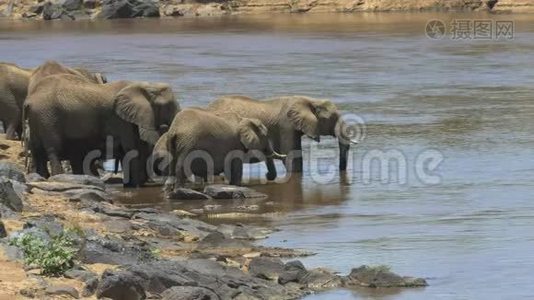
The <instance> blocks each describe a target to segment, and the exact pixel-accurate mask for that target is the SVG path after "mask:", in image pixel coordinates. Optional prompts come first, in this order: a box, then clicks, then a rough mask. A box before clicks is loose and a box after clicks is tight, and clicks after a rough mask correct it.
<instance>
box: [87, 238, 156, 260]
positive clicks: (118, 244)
mask: <svg viewBox="0 0 534 300" xmlns="http://www.w3.org/2000/svg"><path fill="white" fill-rule="evenodd" d="M153 259H154V257H153V255H152V253H151V251H150V249H149V246H148V245H139V244H136V243H135V242H131V241H124V240H122V239H119V238H116V237H112V236H109V237H102V236H99V235H97V234H95V233H92V232H86V238H85V245H84V247H83V248H82V249H81V251H80V260H81V261H82V262H83V263H87V264H95V263H102V264H110V265H127V264H139V263H143V262H148V261H151V260H153Z"/></svg>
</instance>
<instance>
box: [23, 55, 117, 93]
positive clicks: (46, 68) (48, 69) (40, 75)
mask: <svg viewBox="0 0 534 300" xmlns="http://www.w3.org/2000/svg"><path fill="white" fill-rule="evenodd" d="M58 74H70V75H75V76H78V77H80V78H84V79H86V80H87V81H89V82H92V83H98V84H104V83H106V82H107V78H106V77H105V76H104V75H103V74H102V73H93V72H90V71H89V70H87V69H85V68H71V67H67V66H64V65H62V64H60V63H59V62H57V61H54V60H48V61H46V62H45V63H43V64H42V65H40V66H38V67H37V68H35V70H33V72H32V74H31V77H30V81H29V82H28V87H27V90H28V94H31V93H32V92H33V90H34V89H35V86H36V85H37V84H38V83H39V81H41V80H42V79H44V78H46V77H47V76H51V75H58Z"/></svg>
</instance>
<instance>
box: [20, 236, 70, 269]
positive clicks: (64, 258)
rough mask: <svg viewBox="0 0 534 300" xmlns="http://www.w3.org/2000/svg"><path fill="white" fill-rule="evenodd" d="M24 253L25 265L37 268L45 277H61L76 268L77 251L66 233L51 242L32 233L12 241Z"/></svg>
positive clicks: (55, 237)
mask: <svg viewBox="0 0 534 300" xmlns="http://www.w3.org/2000/svg"><path fill="white" fill-rule="evenodd" d="M11 244H12V245H14V246H16V247H18V248H20V249H21V250H22V252H23V253H24V263H25V264H26V265H29V266H37V267H39V268H40V269H41V272H42V274H43V275H48V276H59V275H62V274H63V273H65V271H67V270H69V269H70V268H72V267H73V266H74V259H75V257H76V254H77V249H75V248H74V247H72V245H73V241H72V239H71V238H69V237H68V235H67V234H66V233H65V232H62V233H61V234H60V235H58V236H54V237H52V238H51V240H50V241H49V242H47V241H45V240H43V239H42V238H40V237H37V236H34V235H33V234H31V233H27V234H24V235H22V236H20V237H18V238H15V239H13V240H12V241H11Z"/></svg>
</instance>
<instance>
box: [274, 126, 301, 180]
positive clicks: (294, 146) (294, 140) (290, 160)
mask: <svg viewBox="0 0 534 300" xmlns="http://www.w3.org/2000/svg"><path fill="white" fill-rule="evenodd" d="M280 148H281V149H280V150H281V151H282V154H286V155H287V158H286V159H284V165H285V167H286V170H287V172H288V173H301V172H302V170H303V160H302V142H301V136H300V134H298V133H297V132H292V133H291V134H290V135H289V136H288V137H287V139H285V140H284V141H283V142H282V143H281V145H280Z"/></svg>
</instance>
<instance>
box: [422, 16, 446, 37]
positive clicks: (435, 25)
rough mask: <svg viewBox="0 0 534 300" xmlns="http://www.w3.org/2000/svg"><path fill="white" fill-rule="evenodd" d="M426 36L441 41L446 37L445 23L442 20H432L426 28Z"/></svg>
mask: <svg viewBox="0 0 534 300" xmlns="http://www.w3.org/2000/svg"><path fill="white" fill-rule="evenodd" d="M425 33H426V36H427V37H429V38H431V39H433V40H440V39H443V38H444V37H445V34H446V30H445V23H443V21H441V20H430V21H428V23H426V27H425Z"/></svg>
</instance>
